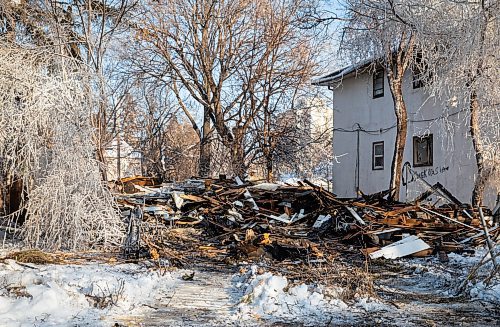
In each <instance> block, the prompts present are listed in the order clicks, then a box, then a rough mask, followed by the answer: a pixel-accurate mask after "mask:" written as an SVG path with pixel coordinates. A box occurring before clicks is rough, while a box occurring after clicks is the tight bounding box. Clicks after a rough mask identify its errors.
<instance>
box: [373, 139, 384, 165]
mask: <svg viewBox="0 0 500 327" xmlns="http://www.w3.org/2000/svg"><path fill="white" fill-rule="evenodd" d="M372 169H373V170H382V169H384V141H381V142H374V143H373V145H372Z"/></svg>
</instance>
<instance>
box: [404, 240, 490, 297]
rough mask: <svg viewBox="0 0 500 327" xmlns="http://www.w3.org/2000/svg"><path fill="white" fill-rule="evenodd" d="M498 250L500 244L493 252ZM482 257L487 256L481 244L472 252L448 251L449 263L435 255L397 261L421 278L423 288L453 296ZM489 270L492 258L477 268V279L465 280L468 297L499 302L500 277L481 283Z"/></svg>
mask: <svg viewBox="0 0 500 327" xmlns="http://www.w3.org/2000/svg"><path fill="white" fill-rule="evenodd" d="M498 251H500V246H497V247H496V248H495V253H498ZM485 256H486V259H485V260H487V259H489V258H490V255H489V253H488V251H487V250H486V249H485V248H482V247H481V248H478V249H477V250H476V251H475V253H474V254H473V255H466V254H464V255H460V254H456V253H450V254H448V259H449V262H446V263H442V262H440V261H439V259H438V258H437V257H435V256H431V257H428V258H422V259H410V260H409V259H406V260H405V259H402V260H399V261H398V263H399V264H401V265H403V266H407V267H410V268H411V269H413V275H415V276H418V277H420V278H421V283H420V285H421V286H422V287H428V286H431V289H432V290H433V291H434V292H436V293H439V294H440V295H441V296H455V295H457V292H458V291H459V288H460V286H461V285H462V283H464V281H465V280H466V278H467V275H468V274H469V273H470V271H471V270H472V268H473V267H475V266H476V265H477V264H478V263H479V262H480V261H481V259H482V258H483V257H485ZM498 261H499V259H498V258H497V262H498ZM498 263H500V262H498ZM492 271H493V263H492V262H491V261H490V262H489V263H487V264H485V265H483V266H482V267H481V268H480V269H479V270H478V274H477V276H476V278H474V279H472V280H470V281H468V282H466V283H465V294H466V295H467V296H468V297H469V298H471V299H476V300H485V301H488V302H493V303H498V304H500V276H499V275H498V274H496V275H495V276H494V277H493V278H492V279H491V281H490V282H489V283H488V284H487V283H485V282H484V280H485V279H486V278H487V277H488V276H490V274H491V273H492Z"/></svg>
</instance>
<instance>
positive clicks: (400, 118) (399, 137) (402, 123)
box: [390, 80, 408, 201]
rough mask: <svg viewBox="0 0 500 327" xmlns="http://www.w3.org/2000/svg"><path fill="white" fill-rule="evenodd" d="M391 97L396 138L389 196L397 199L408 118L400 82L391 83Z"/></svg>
mask: <svg viewBox="0 0 500 327" xmlns="http://www.w3.org/2000/svg"><path fill="white" fill-rule="evenodd" d="M391 93H392V99H393V101H394V113H395V114H396V140H395V142H394V156H393V157H392V164H391V182H390V189H391V193H390V198H391V200H394V201H399V190H400V187H401V170H402V167H403V155H404V151H405V145H406V133H407V129H408V118H407V112H406V105H405V102H404V100H403V90H402V82H401V80H400V81H396V82H394V83H393V89H392V92H391Z"/></svg>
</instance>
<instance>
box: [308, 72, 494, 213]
mask: <svg viewBox="0 0 500 327" xmlns="http://www.w3.org/2000/svg"><path fill="white" fill-rule="evenodd" d="M369 67H370V65H369V64H366V65H364V66H357V67H354V66H351V67H347V68H344V69H341V70H338V71H335V72H333V73H331V74H329V75H326V76H324V77H322V78H319V79H317V80H316V81H314V82H313V84H315V85H320V86H328V88H329V89H330V90H332V92H333V110H334V117H335V120H334V136H333V149H334V155H335V156H336V160H337V162H336V163H335V164H334V165H333V192H334V193H336V194H337V195H338V196H340V197H353V196H355V195H356V193H357V192H356V191H357V190H358V189H359V190H361V191H362V192H363V193H365V194H367V193H368V194H369V193H375V192H379V191H383V190H386V189H388V188H389V182H390V168H391V162H392V156H393V152H394V141H395V136H396V127H395V125H396V117H395V114H394V105H393V100H392V96H391V92H390V89H389V85H388V81H387V76H386V74H385V73H384V71H383V70H374V69H369ZM404 79H405V84H404V89H403V96H404V99H405V103H406V106H407V111H408V133H407V140H406V147H405V153H404V159H403V163H405V165H404V167H403V172H402V184H401V190H400V200H402V201H411V200H413V199H415V198H416V197H417V196H419V195H420V194H421V193H422V192H424V191H425V190H428V189H429V185H434V184H435V183H438V182H439V183H440V184H442V185H443V186H444V187H445V188H446V189H447V190H448V191H449V192H451V193H452V194H453V195H454V196H455V197H456V198H457V199H458V200H459V201H461V202H463V203H470V202H471V197H472V190H473V187H474V178H475V176H476V173H477V165H476V162H475V158H474V149H473V145H472V139H471V137H470V135H469V128H468V125H469V123H468V114H467V112H466V111H467V108H457V107H454V106H453V104H449V105H447V104H445V103H443V102H439V101H436V100H435V99H433V98H430V97H429V96H428V95H427V94H426V93H425V92H424V91H423V88H422V87H421V85H420V83H418V81H414V80H413V74H412V73H411V72H407V73H406V75H405V77H404ZM495 199H496V191H495V190H494V189H493V188H492V187H488V188H487V190H486V195H485V199H484V200H485V204H486V205H488V206H490V207H492V206H493V205H494V203H495Z"/></svg>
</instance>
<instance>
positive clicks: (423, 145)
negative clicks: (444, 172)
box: [413, 134, 432, 167]
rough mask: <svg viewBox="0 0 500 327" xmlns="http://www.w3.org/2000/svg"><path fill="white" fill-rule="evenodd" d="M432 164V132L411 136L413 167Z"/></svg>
mask: <svg viewBox="0 0 500 327" xmlns="http://www.w3.org/2000/svg"><path fill="white" fill-rule="evenodd" d="M422 166H432V134H430V135H427V136H422V137H420V136H414V137H413V167H422Z"/></svg>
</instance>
